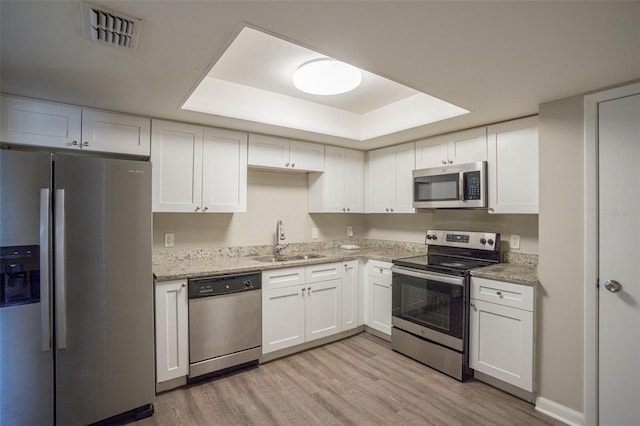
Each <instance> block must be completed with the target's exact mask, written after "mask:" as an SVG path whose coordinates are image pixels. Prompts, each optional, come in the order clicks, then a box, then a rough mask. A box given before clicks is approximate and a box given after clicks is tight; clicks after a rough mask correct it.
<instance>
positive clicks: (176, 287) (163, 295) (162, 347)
mask: <svg viewBox="0 0 640 426" xmlns="http://www.w3.org/2000/svg"><path fill="white" fill-rule="evenodd" d="M187 296H188V290H187V281H186V280H180V281H165V282H157V283H156V296H155V298H156V374H157V380H158V383H161V382H164V381H167V380H171V379H175V378H177V377H182V376H186V375H187V374H188V373H189V340H188V332H189V314H188V309H189V305H188V303H189V301H188V297H187Z"/></svg>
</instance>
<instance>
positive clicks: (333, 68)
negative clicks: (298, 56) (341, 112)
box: [293, 58, 362, 95]
mask: <svg viewBox="0 0 640 426" xmlns="http://www.w3.org/2000/svg"><path fill="white" fill-rule="evenodd" d="M361 82H362V73H361V72H360V70H359V69H358V68H356V67H354V66H352V65H349V64H345V63H344V62H340V61H336V60H334V59H331V58H323V59H316V60H313V61H309V62H306V63H304V64H302V65H300V67H299V68H298V69H297V70H296V72H295V73H294V74H293V84H294V85H295V86H296V87H297V88H298V89H299V90H301V91H303V92H305V93H310V94H312V95H338V94H340V93H346V92H350V91H351V90H353V89H355V88H356V87H358V86H359V85H360V83H361Z"/></svg>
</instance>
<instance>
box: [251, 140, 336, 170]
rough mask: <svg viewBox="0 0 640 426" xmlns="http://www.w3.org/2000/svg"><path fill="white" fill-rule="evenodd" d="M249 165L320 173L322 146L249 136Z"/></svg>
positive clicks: (322, 159)
mask: <svg viewBox="0 0 640 426" xmlns="http://www.w3.org/2000/svg"><path fill="white" fill-rule="evenodd" d="M249 165H250V166H256V167H267V168H275V169H285V170H299V171H309V172H321V171H323V170H324V145H322V144H317V143H310V142H302V141H296V140H289V139H284V138H278V137H275V136H267V135H258V134H250V135H249Z"/></svg>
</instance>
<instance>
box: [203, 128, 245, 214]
mask: <svg viewBox="0 0 640 426" xmlns="http://www.w3.org/2000/svg"><path fill="white" fill-rule="evenodd" d="M202 209H203V210H204V211H208V212H229V213H231V212H246V211H247V134H246V133H241V132H233V131H230V130H222V129H213V128H209V127H206V128H205V129H204V144H203V148H202Z"/></svg>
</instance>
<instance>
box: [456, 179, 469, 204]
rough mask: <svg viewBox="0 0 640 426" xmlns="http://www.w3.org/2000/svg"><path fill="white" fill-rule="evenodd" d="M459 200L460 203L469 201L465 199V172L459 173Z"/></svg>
mask: <svg viewBox="0 0 640 426" xmlns="http://www.w3.org/2000/svg"><path fill="white" fill-rule="evenodd" d="M458 199H459V200H460V201H467V200H465V198H464V172H460V173H458Z"/></svg>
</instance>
